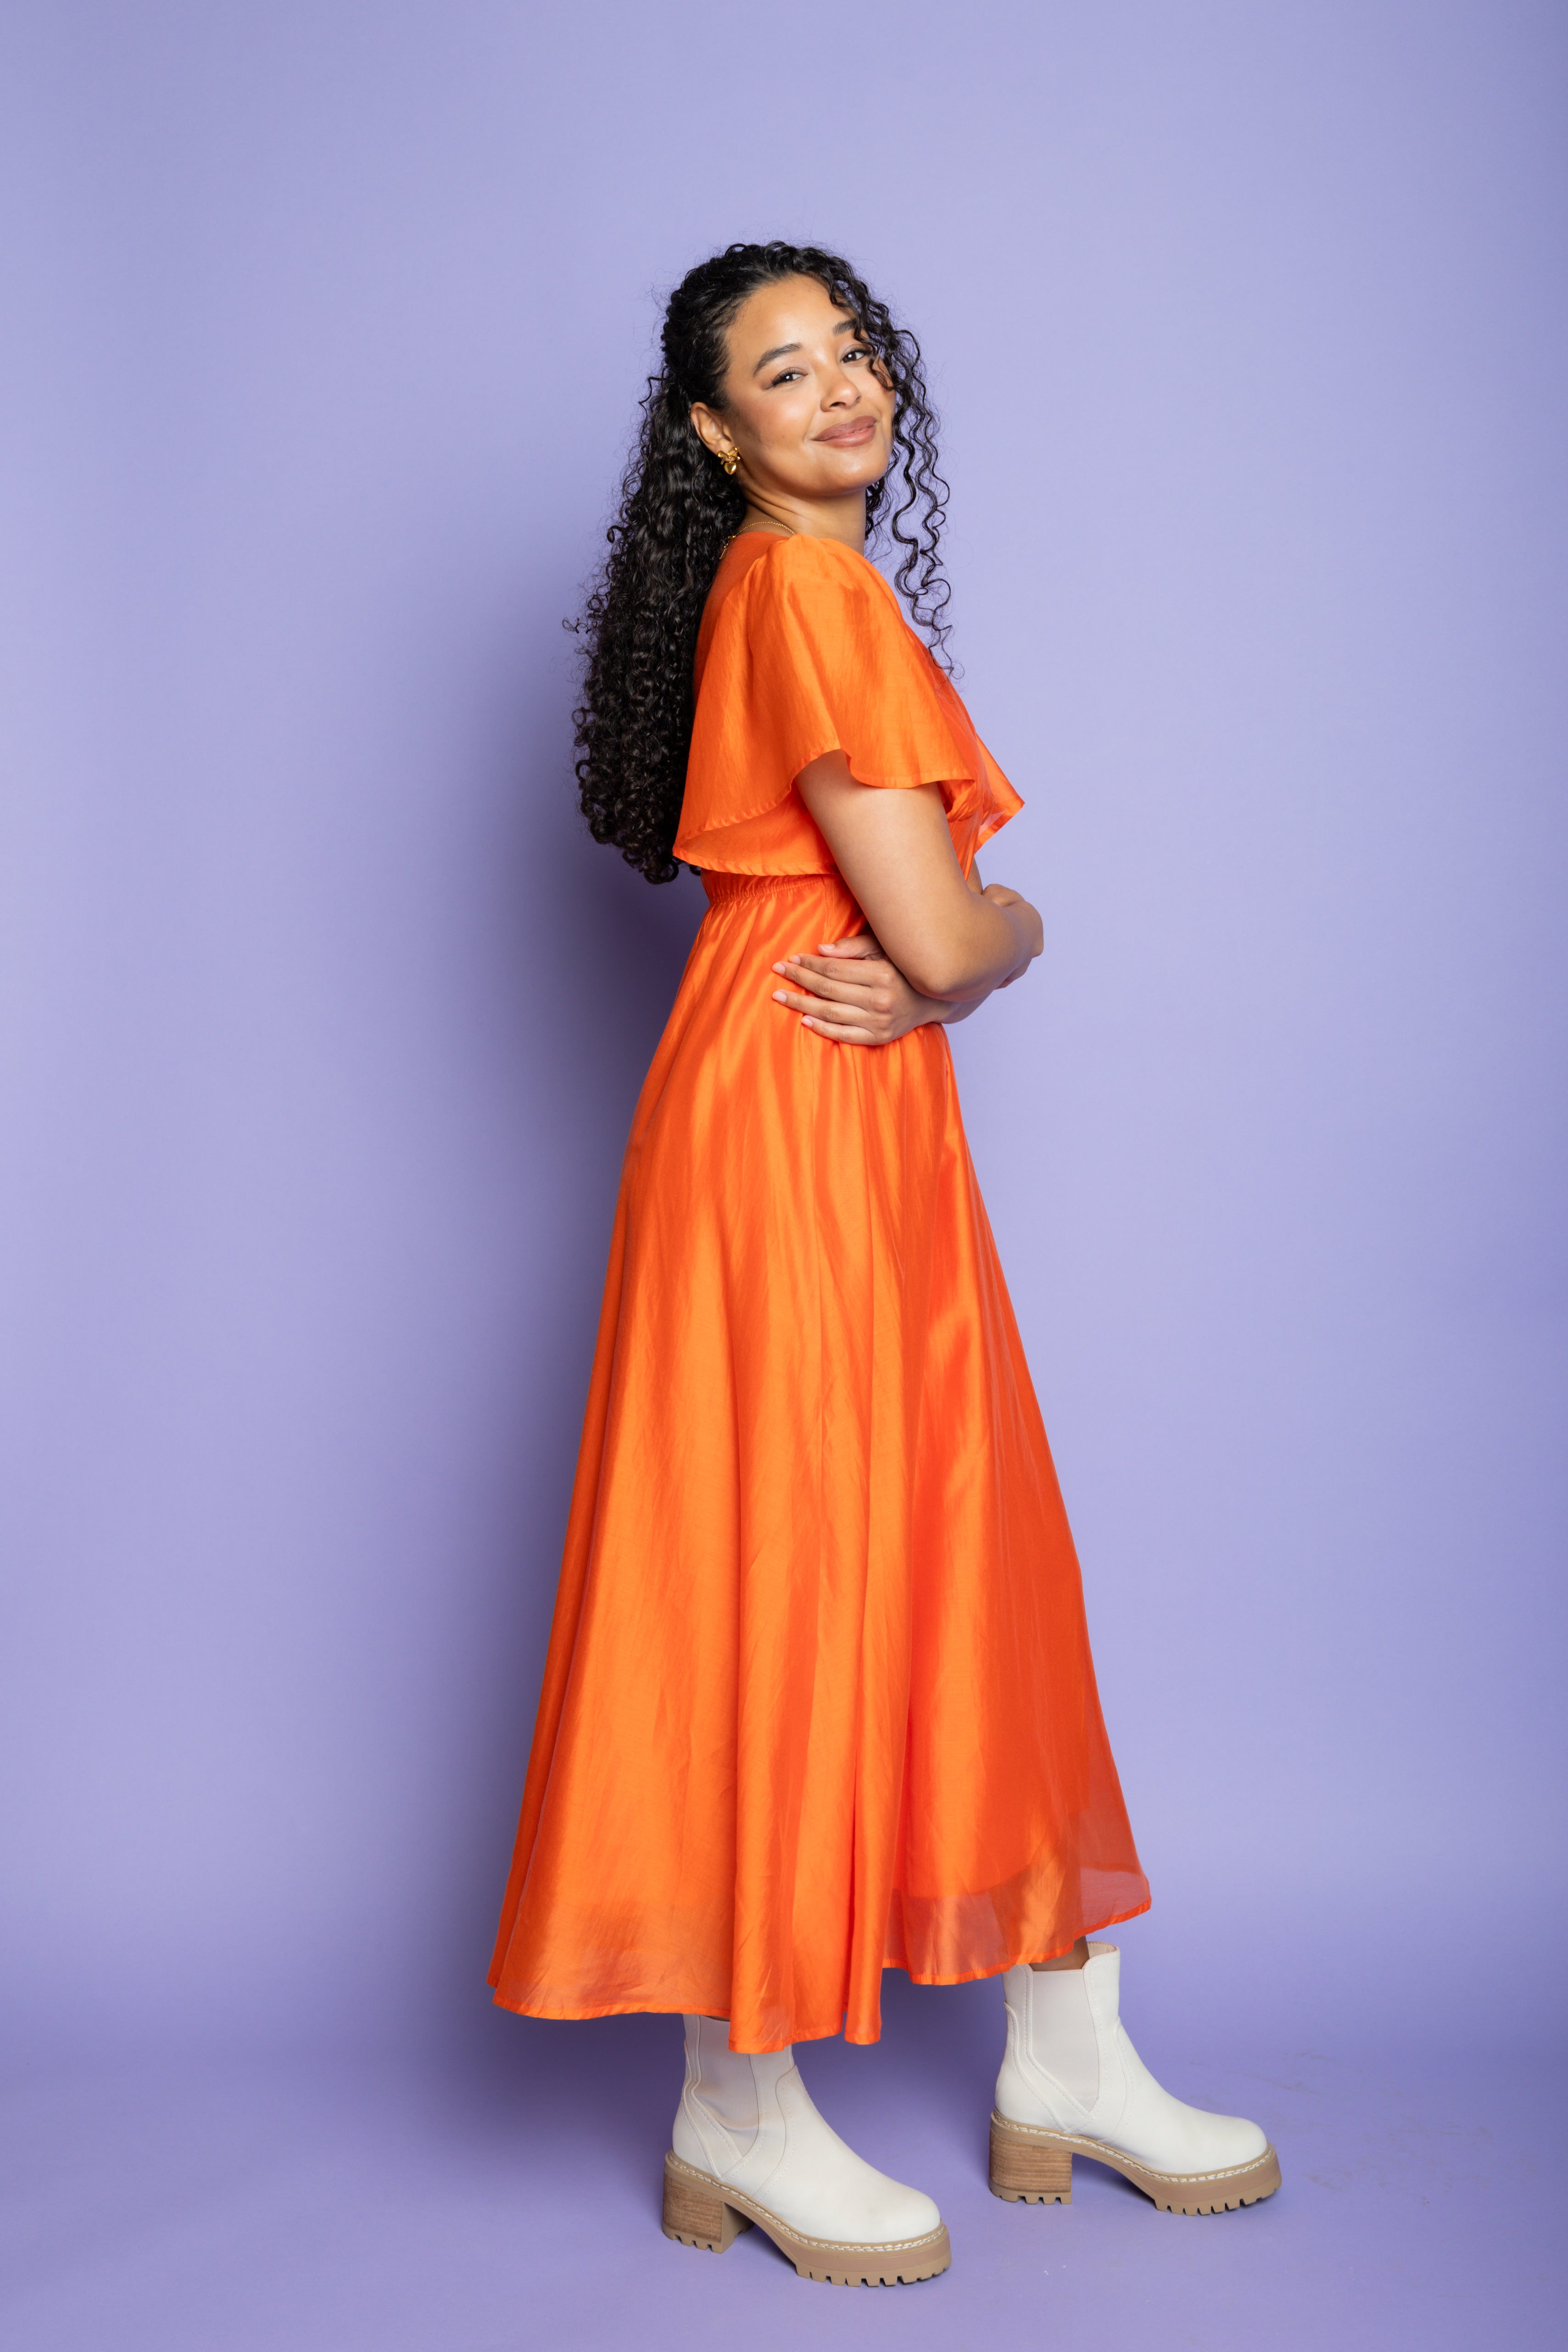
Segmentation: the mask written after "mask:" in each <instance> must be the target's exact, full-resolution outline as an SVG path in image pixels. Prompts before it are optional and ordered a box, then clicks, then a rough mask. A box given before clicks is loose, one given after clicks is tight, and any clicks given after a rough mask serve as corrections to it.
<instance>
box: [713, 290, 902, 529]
mask: <svg viewBox="0 0 1568 2352" xmlns="http://www.w3.org/2000/svg"><path fill="white" fill-rule="evenodd" d="M729 345H730V365H729V369H728V372H727V373H726V375H725V378H724V399H725V406H724V407H723V408H722V409H713V408H709V407H708V406H707V405H706V404H704V403H702V402H698V403H697V404H696V405H695V406H694V407H693V409H692V411H691V421H692V423H693V425H695V426H696V427H697V430H698V432H699V433H700V435H701V436H702V439H703V440H704V441H705V442H706V443H707V445H708V446H709V448H710V449H711V450H712V451H713V452H714V454H715V455H716V456H717V457H723V456H724V454H725V453H726V451H728V450H731V449H735V450H738V451H739V452H740V458H741V464H740V470H739V473H738V476H737V479H738V480H739V482H740V484H741V486H742V488H744V489H745V490H746V491H747V492H748V493H750V494H752V495H753V496H755V495H756V494H758V493H759V492H760V493H761V494H762V496H763V499H764V501H765V500H768V499H770V498H771V499H778V498H784V499H806V500H811V501H816V500H818V499H842V498H844V497H845V496H846V495H847V494H849V493H854V492H858V491H863V490H865V489H868V488H869V487H870V485H871V484H872V483H873V482H876V481H879V480H880V479H881V478H882V476H883V475H884V474H885V473H886V471H887V469H888V466H889V460H890V459H891V457H892V454H893V404H894V401H893V389H892V386H891V384H889V383H888V382H887V381H886V379H885V377H884V376H883V375H882V374H881V373H880V371H879V368H878V365H877V362H876V358H875V356H874V354H873V352H872V351H871V348H870V345H869V344H868V343H866V342H864V341H862V340H861V338H860V335H859V333H858V329H857V327H856V323H855V320H853V319H852V318H850V317H847V315H846V313H845V312H844V310H842V309H841V308H840V306H839V305H838V304H837V302H835V301H833V300H832V299H831V298H830V297H829V295H828V292H827V289H826V287H825V286H823V285H822V284H821V282H820V281H819V280H818V279H817V278H780V279H779V280H778V282H777V283H776V284H775V285H772V286H763V287H760V288H759V289H758V290H757V292H756V293H754V294H752V295H751V296H749V297H748V299H746V300H745V301H744V302H743V303H742V305H741V308H740V310H738V311H737V312H736V314H735V318H734V320H733V323H732V324H731V329H730V336H729Z"/></svg>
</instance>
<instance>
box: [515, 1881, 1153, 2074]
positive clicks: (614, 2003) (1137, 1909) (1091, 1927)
mask: <svg viewBox="0 0 1568 2352" xmlns="http://www.w3.org/2000/svg"><path fill="white" fill-rule="evenodd" d="M1152 1902H1153V1897H1152V1895H1145V1896H1144V1898H1143V1900H1142V1903H1135V1904H1134V1905H1133V1906H1132V1907H1131V1910H1130V1911H1112V1912H1111V1913H1110V1915H1109V1916H1108V1917H1106V1918H1103V1919H1091V1920H1088V1921H1086V1922H1085V1924H1084V1925H1083V1926H1082V1927H1079V1929H1078V1930H1077V1932H1076V1933H1075V1934H1074V1935H1072V1936H1070V1937H1068V1940H1067V1942H1066V1943H1065V1944H1063V1945H1061V1946H1060V1947H1059V1948H1058V1950H1056V1951H1050V1952H1041V1953H1040V1954H1039V1955H1038V1958H1040V1959H1042V1960H1054V1959H1059V1958H1060V1957H1061V1955H1062V1953H1063V1952H1070V1951H1071V1949H1072V1948H1073V1946H1074V1944H1076V1943H1077V1941H1078V1939H1079V1936H1093V1935H1098V1933H1099V1932H1100V1928H1102V1927H1121V1926H1123V1925H1124V1924H1125V1923H1126V1922H1127V1921H1128V1920H1129V1919H1137V1918H1140V1917H1142V1914H1143V1913H1144V1912H1145V1911H1147V1910H1149V1909H1150V1908H1151V1907H1152ZM1034 1958H1036V1955H1035V1954H1034V1953H1032V1952H1028V1953H1026V1952H1016V1953H1015V1954H1014V1956H1013V1958H1011V1959H1007V1960H1001V1961H998V1963H997V1964H996V1966H995V1967H994V1968H989V1969H968V1970H966V1971H965V1972H964V1973H963V1975H962V1976H920V1975H917V1974H916V1972H915V1970H914V1969H911V1968H910V1967H908V1966H907V1965H906V1963H905V1962H904V1961H902V1960H884V1961H883V1963H882V1973H883V1975H884V1976H885V1975H886V1974H887V1972H888V1970H889V1969H900V1970H901V1971H902V1972H903V1974H904V1975H905V1976H907V1977H908V1978H909V1980H910V1983H911V1984H918V1985H930V1986H932V1987H935V1986H938V1985H961V1984H981V1983H984V1980H985V1979H986V1978H987V1977H999V1976H1005V1973H1006V1971H1007V1970H1008V1969H1016V1968H1018V1967H1019V1966H1021V1965H1022V1964H1024V1963H1025V1962H1026V1961H1030V1962H1032V1961H1033V1960H1034ZM489 1983H490V1985H491V1988H492V1992H491V1997H492V2000H493V2001H494V2004H495V2006H496V2008H497V2009H506V2010H510V2011H511V2013H512V2015H513V2016H514V2017H537V2018H539V2019H541V2020H542V2021H549V2022H552V2023H557V2024H574V2025H584V2024H589V2023H591V2022H592V2021H593V2020H594V2019H595V2018H600V2017H681V2016H684V2015H687V2014H689V2013H694V2012H688V2011H683V2010H679V2009H667V2008H665V2007H664V2006H663V2005H662V2004H660V2003H655V2002H651V2001H644V2000H610V2001H604V2002H601V2003H599V2004H597V2005H596V2006H595V2007H592V2008H582V2009H535V2008H532V2007H531V2006H530V2004H529V2003H528V2002H527V2001H523V2000H510V1999H509V1998H508V1996H507V1995H506V1994H505V1993H504V1992H502V1991H501V1990H500V1988H499V1987H498V1986H497V1985H496V1984H495V1979H493V1978H491V1979H489ZM708 2013H709V2012H708V2011H702V2014H703V2015H704V2016H706V2015H707V2014H708ZM841 2033H842V2034H843V2037H844V2039H845V2041H846V2042H850V2043H852V2044H853V2045H854V2046H855V2047H856V2048H858V2049H869V2048H871V2047H872V2046H873V2045H874V2044H875V2043H876V2042H879V2041H880V2040H881V2038H882V2037H881V2034H880V2033H879V2032H878V2033H851V2032H849V2031H848V2030H847V2027H846V2026H845V2025H844V2024H843V2022H842V2021H840V2022H839V2023H838V2024H837V2025H829V2026H825V2027H822V2028H820V2029H818V2030H817V2031H816V2032H807V2031H805V2030H802V2031H800V2032H796V2033H795V2034H792V2035H791V2036H790V2037H789V2039H788V2040H786V2041H783V2042H763V2043H761V2044H759V2046H758V2047H757V2048H756V2049H755V2050H753V2051H748V2052H747V2053H744V2054H745V2055H747V2056H749V2057H753V2058H765V2057H767V2056H769V2055H770V2054H771V2053H773V2052H776V2051H780V2050H789V2049H793V2047H794V2046H795V2042H831V2041H833V2040H834V2039H836V2037H837V2035H839V2034H841Z"/></svg>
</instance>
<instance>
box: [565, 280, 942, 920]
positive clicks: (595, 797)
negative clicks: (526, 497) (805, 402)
mask: <svg viewBox="0 0 1568 2352" xmlns="http://www.w3.org/2000/svg"><path fill="white" fill-rule="evenodd" d="M796 277H799V278H817V279H818V280H819V281H820V282H821V284H822V285H823V286H825V287H826V289H827V292H828V293H829V295H830V296H831V297H832V299H834V301H836V302H839V303H842V305H843V307H844V309H845V310H847V311H848V312H849V313H850V314H851V315H852V316H853V318H854V320H855V322H856V327H857V330H858V332H859V333H860V334H861V335H862V336H863V337H864V338H865V340H866V341H867V342H868V344H869V345H870V347H871V349H872V350H873V351H874V352H876V354H877V359H878V362H879V365H880V366H881V368H882V370H883V371H884V373H885V374H886V377H887V380H888V381H889V383H890V384H891V385H892V388H893V393H894V395H895V397H894V408H893V463H892V466H891V467H889V473H888V474H887V475H885V476H884V477H883V478H882V479H881V480H880V481H879V482H876V483H874V484H873V485H872V486H871V488H869V489H868V491H867V493H866V516H867V521H868V525H869V526H870V527H871V528H872V530H876V528H877V527H878V526H879V525H880V526H881V528H882V529H884V530H890V533H891V536H892V538H893V539H894V540H895V541H897V542H898V544H899V546H900V547H901V548H902V550H903V551H904V553H903V561H902V562H901V563H900V565H899V569H898V572H897V575H896V576H897V579H898V583H899V586H900V589H901V590H902V591H903V593H904V596H905V599H906V601H907V603H908V604H909V607H910V613H911V614H912V615H913V618H914V620H915V623H916V625H917V626H919V627H920V628H921V629H922V630H923V631H924V633H925V635H926V636H927V638H928V639H929V640H930V642H931V648H932V651H933V652H934V653H935V654H936V656H937V657H938V658H939V659H945V650H944V649H945V646H946V641H947V635H948V628H947V623H946V620H945V619H944V617H943V615H944V610H945V607H946V604H947V601H948V594H949V590H948V583H947V581H946V579H945V577H944V576H943V573H942V561H941V557H940V555H939V553H938V541H939V540H940V537H941V533H942V524H943V522H944V520H946V500H947V495H948V490H947V484H946V483H945V482H944V481H943V480H942V476H941V475H940V474H939V473H938V471H937V469H936V454H937V453H936V425H937V420H936V416H935V415H934V413H933V411H932V409H931V404H930V401H929V400H928V398H927V396H926V386H925V377H924V374H923V373H922V370H921V351H920V345H919V344H918V343H917V342H916V341H915V339H914V337H913V335H911V334H910V331H909V330H908V329H907V328H905V327H900V326H899V325H898V324H897V323H896V322H895V320H893V318H892V316H891V314H890V312H889V310H888V308H887V305H886V304H885V303H882V302H879V301H878V300H877V299H875V297H874V296H873V295H872V293H871V291H870V289H869V288H868V286H867V285H866V283H865V281H864V279H863V278H858V277H857V275H856V273H855V272H854V270H853V269H851V268H850V267H849V264H848V263H847V261H844V260H842V259H841V258H840V257H839V256H838V255H837V254H834V253H825V252H824V251H822V249H821V248H820V247H817V246H815V245H784V244H781V243H778V242H776V241H775V242H773V243H771V244H768V245H731V246H727V247H725V249H724V251H723V252H722V253H716V254H714V255H713V256H712V257H711V258H710V259H709V260H707V261H703V262H700V263H699V264H698V266H697V268H695V269H692V270H689V271H688V273H687V275H686V276H685V277H684V278H682V279H681V281H680V283H679V286H678V287H677V288H676V289H675V291H674V293H673V294H672V295H671V296H670V298H669V303H668V308H667V310H666V311H665V317H664V330H663V334H662V337H661V345H662V351H663V359H664V364H663V366H662V368H661V369H660V371H659V373H658V374H657V375H652V376H650V377H649V378H648V383H647V393H646V394H645V396H644V398H643V402H642V425H641V429H640V431H639V433H638V435H637V446H636V447H635V449H634V450H633V452H632V456H631V459H630V462H629V464H628V465H627V467H626V475H625V478H624V479H623V480H622V483H621V502H620V510H619V513H618V515H617V517H616V520H615V522H614V523H613V524H612V525H611V526H610V529H609V530H608V532H607V533H606V537H607V538H608V541H609V550H610V551H609V553H608V555H607V556H606V557H605V562H604V564H603V566H602V568H601V570H600V572H599V573H598V575H597V577H596V579H595V582H594V583H593V586H592V589H591V591H590V593H589V595H588V598H587V602H586V604H585V605H584V610H583V613H582V615H581V617H580V618H579V619H578V620H576V621H574V622H569V623H568V626H569V627H571V628H574V629H576V630H578V631H580V632H581V634H582V635H583V636H584V639H585V641H586V646H585V655H586V657H585V660H584V677H583V699H582V702H581V703H580V705H579V706H578V708H577V709H576V710H575V711H574V713H573V718H574V723H575V730H576V746H577V753H578V757H577V760H576V762H575V767H576V774H577V781H578V784H579V787H580V789H581V794H582V802H583V814H584V816H585V817H586V818H587V820H588V829H589V831H590V832H591V833H592V835H593V836H594V838H595V841H604V842H608V843H611V844H613V845H614V846H615V847H616V848H617V849H618V850H619V851H620V853H621V855H622V856H623V857H624V858H625V859H626V863H627V865H628V866H637V869H638V870H639V872H641V873H642V874H644V875H646V876H647V879H648V880H649V881H650V882H670V881H673V880H674V878H675V876H676V873H677V872H678V870H679V869H678V867H677V866H676V862H675V859H674V857H673V856H672V855H671V852H672V849H673V847H674V843H675V835H676V827H677V825H678V824H679V818H680V803H681V795H682V793H684V791H685V786H686V760H687V753H688V751H689V748H690V742H691V719H692V708H693V699H694V688H693V678H692V668H693V664H694V662H695V659H696V654H697V631H698V626H699V624H700V621H701V618H702V608H703V605H704V604H706V603H707V601H708V592H709V590H710V587H711V586H712V584H713V575H714V573H715V572H717V571H718V569H719V563H720V559H721V556H722V555H723V552H724V550H725V548H726V547H727V546H728V545H729V542H730V541H731V539H732V538H733V537H734V535H735V533H736V531H737V530H739V529H740V526H741V521H742V516H743V515H744V513H745V509H746V494H745V492H744V491H743V490H742V488H741V487H740V485H739V484H738V483H737V482H734V481H732V480H731V478H729V477H728V476H727V475H726V474H725V473H724V471H723V468H722V467H721V465H720V463H719V460H718V459H717V457H714V456H713V455H712V454H711V453H710V451H709V450H708V449H707V448H706V447H705V446H703V443H702V442H701V440H700V438H699V436H698V434H697V429H696V427H695V426H694V425H693V424H692V422H691V415H690V411H691V405H692V403H693V402H694V401H704V402H706V404H708V406H709V407H710V408H717V409H722V408H723V406H724V394H723V383H724V374H725V370H726V368H727V366H728V363H729V353H728V350H727V346H726V341H725V338H726V336H727V333H728V331H729V328H730V324H731V320H733V318H734V316H735V313H736V312H737V310H739V309H740V307H741V305H742V302H744V301H745V299H746V298H747V297H748V295H751V294H753V293H755V291H756V290H757V289H758V288H759V287H761V286H767V285H770V284H773V282H775V281H776V280H777V279H779V278H796ZM890 485H891V486H893V487H892V493H891V496H890V492H889V486H890ZM900 492H901V497H900V496H899V495H898V494H899V493H900ZM911 516H912V518H913V520H912V523H911V521H910V518H911Z"/></svg>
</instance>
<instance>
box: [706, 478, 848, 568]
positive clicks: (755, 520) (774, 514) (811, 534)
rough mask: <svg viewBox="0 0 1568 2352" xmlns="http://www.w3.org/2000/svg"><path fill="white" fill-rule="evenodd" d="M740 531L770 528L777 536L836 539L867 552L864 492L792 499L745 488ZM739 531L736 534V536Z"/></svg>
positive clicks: (765, 491)
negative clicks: (832, 497) (744, 506)
mask: <svg viewBox="0 0 1568 2352" xmlns="http://www.w3.org/2000/svg"><path fill="white" fill-rule="evenodd" d="M741 530H765V531H771V532H772V533H773V535H774V536H775V537H776V538H779V539H836V540H837V541H839V543H840V544H841V545H842V546H844V547H852V548H853V549H854V550H855V552H856V554H857V555H864V554H865V552H866V493H865V491H864V490H851V491H849V492H847V494H846V496H844V497H843V498H840V499H791V498H785V497H781V496H780V495H778V494H777V493H776V492H773V491H769V490H752V491H748V493H747V497H746V511H745V514H744V516H743V518H742V523H741ZM739 536H740V532H737V533H736V537H737V538H739Z"/></svg>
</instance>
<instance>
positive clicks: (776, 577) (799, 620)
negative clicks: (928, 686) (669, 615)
mask: <svg viewBox="0 0 1568 2352" xmlns="http://www.w3.org/2000/svg"><path fill="white" fill-rule="evenodd" d="M760 535H761V534H759V536H760ZM736 585H737V592H738V593H737V594H736V595H735V596H734V597H733V598H731V603H732V604H734V606H735V619H736V621H737V622H739V623H740V624H741V625H742V628H743V630H744V632H745V634H746V635H748V636H755V635H758V633H759V632H760V633H761V635H763V636H764V637H771V636H773V635H776V634H778V633H780V632H782V633H783V635H784V636H785V637H786V638H795V637H798V636H799V635H802V634H803V633H804V635H805V636H806V637H807V638H809V639H811V640H814V641H815V640H816V639H819V638H820V637H822V636H825V635H826V636H827V637H829V638H835V639H846V638H852V639H853V640H855V641H857V642H858V643H859V644H860V645H861V646H865V645H866V644H867V643H868V641H874V640H877V639H883V638H886V639H889V640H894V641H897V640H901V639H903V638H904V637H906V636H907V635H908V634H909V632H908V629H907V627H906V625H905V621H904V616H903V612H902V609H901V607H900V604H899V600H898V598H897V597H896V596H895V595H894V593H893V591H892V590H891V588H890V587H889V585H888V583H887V582H886V581H885V580H884V579H883V577H882V575H881V573H880V572H879V571H878V569H877V567H876V565H875V564H874V563H872V562H868V559H867V558H866V557H865V556H864V555H861V554H860V553H858V551H857V550H856V549H855V548H853V547H847V546H846V545H845V544H844V542H843V541H842V540H837V539H811V538H808V537H807V536H806V535H805V533H804V532H801V533H800V534H798V535H797V536H795V537H794V538H790V539H786V538H784V536H783V535H782V534H781V535H780V536H778V537H776V538H770V539H769V540H768V543H767V545H766V546H765V547H764V548H763V551H761V553H760V554H758V555H757V556H756V557H755V558H754V559H753V561H752V562H751V564H750V565H749V566H748V568H747V570H746V572H745V575H744V577H743V578H742V580H740V581H739V582H738V583H736Z"/></svg>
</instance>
